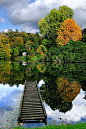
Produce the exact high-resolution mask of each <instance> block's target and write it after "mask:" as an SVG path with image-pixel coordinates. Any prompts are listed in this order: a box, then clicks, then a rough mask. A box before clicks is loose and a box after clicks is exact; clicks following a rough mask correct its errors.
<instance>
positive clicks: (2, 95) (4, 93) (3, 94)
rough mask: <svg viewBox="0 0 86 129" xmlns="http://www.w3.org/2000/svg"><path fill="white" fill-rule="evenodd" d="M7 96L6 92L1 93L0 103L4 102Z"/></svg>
mask: <svg viewBox="0 0 86 129" xmlns="http://www.w3.org/2000/svg"><path fill="white" fill-rule="evenodd" d="M6 95H7V94H6V92H3V93H0V101H1V100H2V98H3V97H5V96H6Z"/></svg>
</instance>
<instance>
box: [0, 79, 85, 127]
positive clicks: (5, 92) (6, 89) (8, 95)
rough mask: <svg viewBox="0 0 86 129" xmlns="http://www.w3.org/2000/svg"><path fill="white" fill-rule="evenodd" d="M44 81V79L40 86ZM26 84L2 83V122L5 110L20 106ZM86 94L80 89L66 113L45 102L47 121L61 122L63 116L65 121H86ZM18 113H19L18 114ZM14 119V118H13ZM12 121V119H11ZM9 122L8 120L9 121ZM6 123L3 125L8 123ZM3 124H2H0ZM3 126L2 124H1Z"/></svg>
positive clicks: (26, 125)
mask: <svg viewBox="0 0 86 129" xmlns="http://www.w3.org/2000/svg"><path fill="white" fill-rule="evenodd" d="M42 83H44V82H43V81H42V80H41V82H40V83H39V85H38V87H40V86H41V84H42ZM23 88H24V85H21V84H20V85H19V87H16V85H14V86H12V87H10V86H9V85H8V84H0V122H1V121H3V116H4V114H5V112H12V111H13V110H14V108H15V107H16V108H18V106H19V103H20V100H21V95H22V91H23ZM84 96H85V91H83V90H82V89H81V90H80V94H78V95H77V97H76V98H75V100H74V101H72V104H73V106H72V109H71V110H70V111H67V112H66V113H62V112H59V110H55V111H53V110H52V109H51V108H50V107H49V106H48V105H47V104H46V103H44V105H45V108H46V112H47V118H48V119H47V122H48V124H50V123H51V124H54V123H56V124H59V123H60V120H59V119H58V118H62V120H64V121H65V122H66V121H67V122H71V123H73V124H74V123H76V122H86V100H85V99H83V98H84ZM16 115H18V114H16ZM11 120H12V119H11ZM11 122H12V121H11ZM7 123H8V122H7ZM7 123H6V124H7ZM6 124H5V123H4V124H3V126H5V125H6ZM43 125H44V124H43V123H41V124H24V125H23V126H24V127H38V126H43ZM0 126H1V125H0ZM1 127H2V126H1Z"/></svg>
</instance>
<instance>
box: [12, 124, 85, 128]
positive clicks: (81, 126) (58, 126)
mask: <svg viewBox="0 0 86 129" xmlns="http://www.w3.org/2000/svg"><path fill="white" fill-rule="evenodd" d="M12 129H86V123H78V124H76V125H48V126H43V127H38V128H24V127H20V126H18V127H17V128H12Z"/></svg>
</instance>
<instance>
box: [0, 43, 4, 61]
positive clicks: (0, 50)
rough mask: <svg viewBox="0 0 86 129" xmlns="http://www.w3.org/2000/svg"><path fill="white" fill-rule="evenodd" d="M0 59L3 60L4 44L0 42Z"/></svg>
mask: <svg viewBox="0 0 86 129" xmlns="http://www.w3.org/2000/svg"><path fill="white" fill-rule="evenodd" d="M0 59H4V44H3V43H2V42H1V41H0Z"/></svg>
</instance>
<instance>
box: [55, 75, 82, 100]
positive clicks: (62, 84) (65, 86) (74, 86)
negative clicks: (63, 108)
mask: <svg viewBox="0 0 86 129" xmlns="http://www.w3.org/2000/svg"><path fill="white" fill-rule="evenodd" d="M56 83H57V86H58V91H59V93H60V95H61V97H62V98H63V100H64V101H66V102H71V101H73V100H74V99H75V97H76V96H77V95H78V94H79V93H80V89H81V84H80V83H79V82H76V81H73V82H71V83H70V82H69V81H68V80H67V79H66V77H62V76H61V77H57V80H56Z"/></svg>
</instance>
